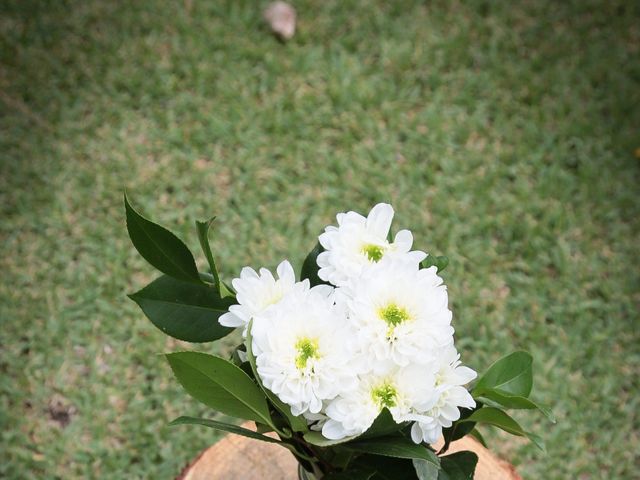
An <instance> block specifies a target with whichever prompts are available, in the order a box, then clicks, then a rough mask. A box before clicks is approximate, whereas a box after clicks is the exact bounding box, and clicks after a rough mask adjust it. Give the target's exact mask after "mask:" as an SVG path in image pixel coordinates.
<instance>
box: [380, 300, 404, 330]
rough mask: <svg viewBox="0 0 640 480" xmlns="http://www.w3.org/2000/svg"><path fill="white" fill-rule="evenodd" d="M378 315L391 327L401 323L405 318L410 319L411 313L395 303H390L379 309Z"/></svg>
mask: <svg viewBox="0 0 640 480" xmlns="http://www.w3.org/2000/svg"><path fill="white" fill-rule="evenodd" d="M378 315H379V316H380V318H381V319H382V320H384V321H385V322H387V325H389V327H391V328H393V327H395V326H396V325H399V324H401V323H402V322H404V321H405V320H409V313H408V312H407V311H406V310H405V309H404V308H402V307H399V306H397V305H396V304H395V303H390V304H389V305H387V306H386V307H384V308H381V309H380V310H378Z"/></svg>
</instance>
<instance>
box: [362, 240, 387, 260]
mask: <svg viewBox="0 0 640 480" xmlns="http://www.w3.org/2000/svg"><path fill="white" fill-rule="evenodd" d="M362 253H364V254H365V255H366V256H367V258H368V259H369V260H370V261H371V262H379V261H380V260H381V259H382V257H383V256H384V248H383V247H381V246H380V245H373V244H368V245H365V246H364V247H362Z"/></svg>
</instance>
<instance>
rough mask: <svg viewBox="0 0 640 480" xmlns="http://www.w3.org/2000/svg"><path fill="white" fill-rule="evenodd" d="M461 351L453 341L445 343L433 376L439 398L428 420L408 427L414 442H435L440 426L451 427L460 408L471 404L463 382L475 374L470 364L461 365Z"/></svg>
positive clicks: (439, 433) (428, 414)
mask: <svg viewBox="0 0 640 480" xmlns="http://www.w3.org/2000/svg"><path fill="white" fill-rule="evenodd" d="M459 359H460V355H459V354H458V352H457V351H456V349H455V347H454V346H453V344H451V345H449V346H447V347H445V348H444V349H443V352H442V356H441V357H440V366H439V368H438V371H437V372H436V376H435V384H436V390H437V395H438V400H437V402H436V403H435V405H434V406H433V408H431V409H430V410H429V411H428V412H426V414H427V417H429V419H428V420H427V421H424V420H418V421H416V423H414V424H413V426H412V427H411V438H412V439H413V441H414V442H416V443H421V442H423V441H424V442H427V443H435V442H436V441H437V440H438V438H440V435H442V428H443V427H445V428H446V427H450V426H451V425H452V423H453V422H454V421H456V420H458V419H459V418H460V410H459V408H474V407H475V406H476V402H475V401H474V400H473V397H472V396H471V394H470V393H469V392H468V391H467V389H466V388H465V387H464V386H463V385H466V384H467V383H469V382H470V381H471V380H473V379H474V378H476V376H477V374H476V372H474V371H473V370H471V369H470V368H469V367H463V366H461V365H460V360H459Z"/></svg>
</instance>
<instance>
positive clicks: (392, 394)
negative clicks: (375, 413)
mask: <svg viewBox="0 0 640 480" xmlns="http://www.w3.org/2000/svg"><path fill="white" fill-rule="evenodd" d="M397 394H398V393H397V392H396V389H395V388H394V387H393V385H391V384H389V383H386V382H385V383H383V384H382V385H380V386H378V387H376V388H374V389H373V390H372V391H371V396H372V397H373V401H374V402H376V403H377V404H378V405H379V406H380V408H383V407H387V408H391V407H395V405H396V396H397Z"/></svg>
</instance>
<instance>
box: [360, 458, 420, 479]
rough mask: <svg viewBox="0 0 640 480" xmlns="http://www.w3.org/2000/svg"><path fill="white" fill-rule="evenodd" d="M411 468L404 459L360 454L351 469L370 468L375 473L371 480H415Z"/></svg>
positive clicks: (409, 461)
mask: <svg viewBox="0 0 640 480" xmlns="http://www.w3.org/2000/svg"><path fill="white" fill-rule="evenodd" d="M425 463H427V462H425ZM412 467H413V465H412V463H411V460H407V459H404V458H394V457H383V456H380V455H368V454H362V455H358V456H357V457H356V458H355V459H354V461H353V467H352V468H364V469H369V468H371V469H372V470H374V471H375V472H376V473H375V475H374V476H373V477H371V478H372V480H415V479H416V472H415V470H414V469H413V468H412Z"/></svg>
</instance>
